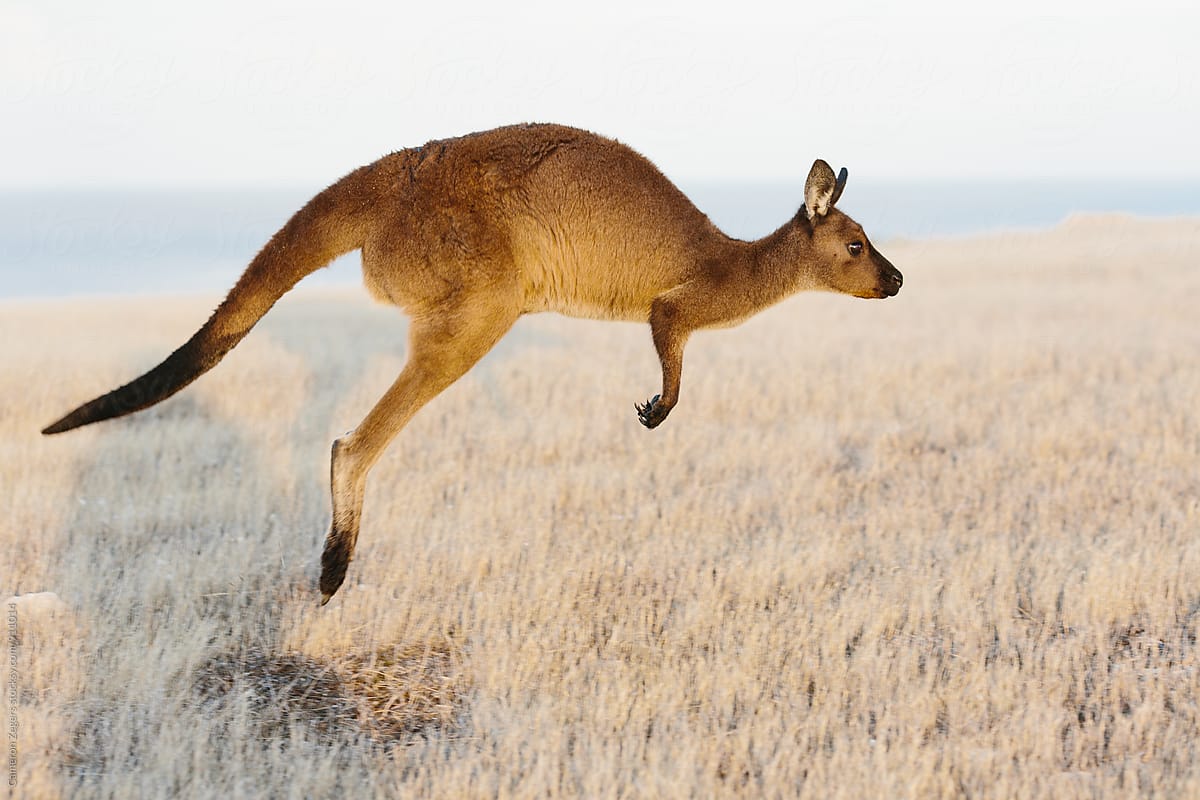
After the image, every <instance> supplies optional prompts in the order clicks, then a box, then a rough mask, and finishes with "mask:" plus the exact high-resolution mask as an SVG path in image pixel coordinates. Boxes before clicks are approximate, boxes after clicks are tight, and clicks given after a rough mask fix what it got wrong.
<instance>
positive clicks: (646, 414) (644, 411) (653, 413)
mask: <svg viewBox="0 0 1200 800" xmlns="http://www.w3.org/2000/svg"><path fill="white" fill-rule="evenodd" d="M633 407H634V408H636V409H637V412H638V421H640V422H641V423H642V424H643V425H645V426H646V427H647V428H655V427H658V425H659V423H661V422H662V421H663V420H664V419H666V418H667V414H670V413H671V406H669V405H667V404H666V403H664V402H662V400H660V399H659V396H658V395H654V397H651V398H650V399H649V400H647V401H646V402H645V403H634V404H633Z"/></svg>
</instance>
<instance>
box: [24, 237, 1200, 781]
mask: <svg viewBox="0 0 1200 800" xmlns="http://www.w3.org/2000/svg"><path fill="white" fill-rule="evenodd" d="M885 252H887V254H888V256H889V257H890V258H891V259H892V260H893V261H894V262H895V263H896V264H897V265H898V266H899V267H900V268H901V269H902V270H903V271H904V273H905V278H906V281H905V289H904V291H903V292H902V293H901V295H900V296H899V297H898V298H896V299H895V300H891V301H887V302H865V301H855V300H851V299H847V298H841V297H833V296H829V295H804V296H801V297H798V298H796V299H793V300H790V301H788V302H787V303H785V304H783V305H781V306H779V307H777V308H775V309H772V310H770V311H768V312H766V313H765V314H763V315H761V316H760V317H758V318H756V319H754V320H752V321H750V322H749V323H747V324H746V325H744V326H743V327H741V328H739V329H736V330H732V331H722V332H715V333H705V334H701V335H698V336H697V337H695V339H694V340H693V341H692V343H691V344H690V346H689V349H688V354H687V359H686V366H685V370H684V389H683V399H682V401H681V404H680V406H679V407H678V408H677V409H676V410H675V412H674V413H673V414H672V416H671V418H670V420H668V422H667V423H665V424H664V425H663V427H662V428H660V429H658V430H655V431H653V432H648V431H645V430H643V429H642V428H641V427H640V426H639V425H638V424H637V421H636V418H635V414H634V411H633V403H634V402H635V401H640V400H644V399H645V398H646V397H648V396H650V395H652V394H654V393H655V392H657V391H658V381H659V375H658V367H657V361H656V359H655V357H654V354H653V348H652V346H651V344H650V340H649V334H648V331H647V329H646V328H645V327H644V326H635V325H615V324H602V323H589V322H581V321H578V320H565V319H560V318H557V317H553V316H542V317H535V318H527V319H526V320H523V321H522V322H521V323H520V325H519V326H518V328H517V329H516V330H515V331H514V332H513V334H511V335H510V336H509V338H508V339H506V340H505V342H503V343H502V345H501V346H500V347H499V348H498V350H497V351H496V352H495V353H494V354H493V355H492V356H490V357H489V358H488V359H487V360H486V361H485V362H484V363H483V364H481V365H480V366H479V367H478V368H477V369H476V370H474V371H473V372H472V373H470V374H469V375H468V376H467V377H466V378H464V379H463V380H462V381H461V382H460V383H458V384H457V385H455V386H454V387H452V388H451V389H450V390H449V391H448V392H446V393H445V394H444V395H443V396H441V397H439V398H438V399H437V400H435V401H434V403H432V404H431V405H430V406H429V407H428V408H426V409H425V410H424V411H422V413H421V414H419V415H418V416H417V418H416V419H415V420H414V421H413V423H412V424H411V425H410V426H409V428H408V429H407V430H405V431H404V432H403V433H402V434H401V436H400V438H399V439H398V440H397V442H396V443H395V444H394V446H393V447H392V449H391V450H390V451H389V452H388V454H387V455H386V456H385V457H384V459H383V461H382V462H381V463H380V464H379V466H378V467H377V468H376V470H375V471H374V473H373V474H372V477H371V483H370V487H369V491H368V497H367V505H366V512H365V520H364V529H363V534H362V539H361V541H360V549H359V553H358V558H357V560H356V561H355V562H354V563H353V565H352V567H351V572H350V575H349V578H348V580H347V584H346V586H345V587H344V588H343V589H342V591H341V592H340V593H339V594H338V595H337V596H336V598H335V599H334V601H333V602H332V603H331V604H330V605H329V606H327V607H325V608H319V607H318V606H317V599H318V593H317V592H316V590H315V589H314V586H313V585H314V582H315V576H316V572H317V558H318V555H319V551H320V545H321V541H322V538H323V536H324V533H325V528H326V525H327V514H328V500H327V486H326V476H327V469H328V448H329V443H330V441H331V440H332V438H333V437H334V436H337V435H339V434H340V433H342V432H343V431H344V430H346V429H348V428H351V427H353V426H354V425H355V424H356V423H357V421H358V420H359V419H360V418H361V417H362V415H363V414H364V413H365V412H366V410H367V409H368V408H369V407H370V405H371V403H372V402H373V401H374V399H375V398H376V397H377V396H378V395H379V394H380V393H381V392H382V391H383V389H384V388H385V387H386V386H387V385H388V384H389V383H390V381H391V379H392V378H393V377H394V375H395V373H396V372H397V371H398V369H399V368H400V366H401V364H402V363H403V357H404V334H403V321H402V318H400V317H399V316H398V315H397V314H396V313H395V312H393V311H391V310H388V309H384V308H380V307H374V306H370V305H369V304H368V302H367V301H366V300H365V299H364V297H363V295H362V293H346V292H342V293H337V292H329V291H326V292H308V293H306V292H304V290H303V289H301V290H299V291H298V292H297V293H296V295H295V296H291V297H289V298H286V299H285V300H284V301H283V302H282V303H281V305H280V307H279V308H277V309H276V310H275V311H273V312H272V314H271V315H269V316H268V317H267V318H266V319H265V320H264V321H263V322H262V323H261V325H260V328H259V329H257V330H256V331H255V332H254V333H253V334H252V335H251V336H250V337H249V338H248V339H247V340H246V341H245V342H244V343H243V344H242V345H241V346H240V347H239V348H238V349H237V350H235V351H234V352H233V353H232V354H231V355H230V356H229V357H228V358H227V359H226V361H225V362H224V363H223V364H221V366H220V367H218V368H217V369H216V370H215V371H214V372H213V373H211V374H210V375H208V376H206V377H205V378H203V379H202V380H201V381H199V382H198V383H197V384H196V385H195V386H193V387H191V388H189V389H188V390H187V391H186V392H184V393H183V394H181V395H180V396H179V397H177V398H174V399H172V400H170V401H168V402H167V403H164V404H163V405H161V406H159V407H157V408H155V409H152V410H150V411H147V412H145V413H143V414H140V415H137V416H134V417H131V418H128V419H126V420H120V421H116V422H112V423H108V424H102V425H98V426H95V427H93V428H90V429H84V430H80V431H77V432H74V433H71V434H67V435H64V436H61V437H54V438H42V437H40V436H39V435H38V430H39V429H40V428H41V427H42V426H43V425H44V424H46V423H47V422H49V421H52V420H53V419H54V418H56V416H57V415H58V414H60V413H61V412H63V411H65V410H67V409H68V408H69V407H71V406H72V405H73V404H75V403H77V402H79V401H82V400H85V399H88V398H90V397H91V396H93V395H95V394H97V393H99V392H101V391H104V390H107V389H109V388H112V387H113V386H115V385H117V384H118V383H120V382H123V381H125V380H128V379H129V378H131V377H133V376H134V375H135V374H137V373H138V372H139V371H141V370H142V369H144V368H146V367H148V366H150V365H152V364H153V363H156V362H157V361H158V360H159V359H160V358H161V357H162V356H163V355H165V354H166V353H167V352H169V351H170V350H171V349H172V348H174V347H175V346H177V345H178V344H179V343H180V342H182V341H183V340H184V338H185V337H186V336H187V335H188V334H190V333H191V331H192V330H193V329H194V328H195V327H196V326H197V325H198V324H199V323H200V322H201V321H202V320H203V319H204V318H205V316H206V314H207V311H208V310H209V309H210V308H211V306H212V305H213V303H214V302H215V300H216V297H215V296H214V297H207V298H186V297H185V298H155V299H106V300H70V301H57V302H28V303H8V304H5V305H4V307H3V309H2V311H0V341H3V342H4V367H5V368H4V370H3V372H2V373H0V391H2V392H3V403H2V404H0V409H2V410H0V486H3V487H4V489H5V494H6V503H5V510H6V514H5V515H4V518H3V521H2V522H0V553H3V555H2V556H0V563H2V564H3V565H4V566H3V569H2V570H0V597H3V596H8V595H9V594H18V593H28V592H35V591H53V592H56V593H57V594H58V595H59V596H60V597H61V598H62V599H63V600H64V601H65V602H66V604H67V606H68V607H69V609H70V614H69V615H67V616H66V617H64V616H63V615H58V616H55V617H50V616H48V615H45V614H40V613H38V612H36V610H35V609H31V610H29V612H28V613H23V616H22V619H21V628H20V634H21V647H20V651H19V656H20V659H19V660H20V669H19V673H20V703H19V707H18V709H17V710H18V713H19V718H20V724H21V734H20V737H21V738H20V744H21V750H20V765H19V770H20V772H19V784H18V787H17V792H18V794H19V795H23V796H29V797H52V796H72V797H74V796H80V797H89V796H97V797H99V796H120V797H138V796H168V795H172V794H177V795H187V796H198V797H239V796H278V797H285V796H291V797H316V796H330V795H333V794H344V795H346V796H354V797H364V796H400V797H405V796H408V797H425V796H441V797H492V796H495V797H528V796H544V795H551V794H552V795H571V796H579V795H582V796H596V797H688V796H714V795H721V796H748V797H759V796H767V797H791V796H802V797H848V798H860V797H884V796H887V797H936V796H961V795H965V796H976V797H1018V796H1019V797H1056V798H1058V797H1095V796H1117V795H1119V796H1137V795H1144V796H1149V795H1158V796H1188V795H1196V794H1198V793H1200V769H1198V768H1197V766H1196V765H1197V756H1198V753H1197V744H1196V743H1197V742H1200V703H1198V701H1200V691H1198V689H1200V669H1198V668H1200V658H1198V654H1197V646H1196V635H1197V626H1198V623H1200V619H1198V614H1200V535H1198V534H1200V469H1198V456H1200V423H1198V421H1197V409H1198V407H1200V406H1198V403H1200V360H1198V358H1197V354H1198V353H1200V326H1198V325H1197V324H1196V321H1195V320H1196V309H1197V308H1198V307H1200V270H1198V269H1197V262H1198V260H1200V223H1197V222H1196V221H1187V220H1183V221H1179V220H1177V221H1165V222H1148V221H1138V220H1128V219H1123V218H1102V219H1097V218H1082V219H1077V220H1072V221H1070V222H1069V223H1067V224H1065V225H1063V226H1062V227H1060V228H1058V229H1056V230H1054V231H1052V232H1047V233H1040V234H1013V235H1007V236H996V237H988V238H976V239H954V240H944V241H935V242H924V243H894V244H893V246H892V247H890V248H887V249H886V250H885ZM168 266H169V265H164V268H167V267H168Z"/></svg>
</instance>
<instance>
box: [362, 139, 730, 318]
mask: <svg viewBox="0 0 1200 800" xmlns="http://www.w3.org/2000/svg"><path fill="white" fill-rule="evenodd" d="M379 164H380V165H382V166H381V168H382V169H386V170H388V171H390V172H393V173H395V176H396V179H395V181H394V182H393V184H392V185H393V186H395V187H396V189H395V192H394V195H393V196H391V197H387V198H384V199H383V200H382V205H383V208H382V209H381V210H380V212H379V217H380V218H379V220H378V224H377V226H376V228H375V231H374V232H373V234H372V236H371V237H370V238H369V239H368V241H367V243H366V245H365V246H364V252H363V263H364V272H365V279H366V283H367V286H368V288H370V289H371V291H372V293H373V294H375V295H376V296H377V297H380V298H381V299H385V300H387V301H389V302H393V303H396V304H397V305H400V306H402V307H404V308H406V309H407V310H409V311H410V312H412V313H417V314H420V313H422V310H423V309H425V308H427V307H433V306H436V305H437V304H439V303H440V302H441V298H442V293H443V292H444V291H445V289H446V283H447V282H452V281H454V280H458V281H463V280H465V281H467V282H472V281H479V282H481V283H482V282H485V281H500V280H503V279H504V275H503V274H502V273H511V272H515V273H517V274H518V276H519V280H520V285H521V294H522V299H521V306H522V307H521V308H520V311H522V312H533V311H558V312H561V313H565V314H569V315H572V316H585V317H599V318H603V319H629V320H640V321H645V320H646V319H648V318H649V312H650V303H651V302H652V300H653V299H654V297H655V296H657V295H658V294H661V293H662V292H663V291H664V290H666V289H669V288H671V287H672V286H677V285H679V284H680V283H683V282H685V281H686V280H687V279H688V277H689V273H690V271H692V270H694V269H695V268H696V265H697V264H698V263H699V262H702V261H703V260H704V255H705V254H706V253H708V252H710V251H717V250H719V249H720V248H721V247H722V246H723V245H724V243H726V242H728V241H729V240H728V238H727V237H725V236H724V235H723V234H721V232H720V231H719V230H717V228H716V227H715V226H714V225H713V224H712V223H711V222H710V221H709V219H708V218H707V217H706V216H705V215H704V214H703V213H701V212H700V211H699V210H698V209H697V208H696V207H695V206H694V205H693V204H692V202H691V201H690V200H689V199H688V198H687V197H686V196H685V195H684V194H683V192H681V191H680V190H679V189H678V188H677V187H676V186H675V185H674V184H673V183H672V182H671V181H670V180H668V179H667V178H666V177H665V176H664V175H663V174H662V172H660V171H659V170H658V168H656V167H655V166H654V165H653V164H652V163H651V162H650V161H649V160H648V159H646V158H645V157H643V156H642V155H640V154H639V153H637V152H636V151H634V150H632V149H631V148H629V147H627V146H625V145H623V144H621V143H619V142H616V141H614V140H612V139H608V138H605V137H603V136H599V135H597V134H594V133H590V132H588V131H583V130H579V129H576V128H570V127H566V126H562V125H548V124H536V125H514V126H509V127H505V128H498V129H495V130H491V131H484V132H481V133H475V134H470V135H467V136H463V137H459V138H455V139H445V140H437V141H432V142H429V143H427V144H425V145H423V146H422V147H419V148H412V149H410V150H405V151H401V152H399V153H396V154H393V155H392V156H389V157H388V158H387V159H385V160H382V161H381V162H379ZM431 266H436V269H437V270H439V271H438V272H437V274H432V273H431V272H430V267H431ZM447 272H454V273H464V274H457V275H456V276H455V277H454V278H453V279H451V278H449V277H448V276H447V274H446V273H447Z"/></svg>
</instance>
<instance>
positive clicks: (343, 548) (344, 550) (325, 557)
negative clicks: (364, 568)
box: [320, 533, 353, 605]
mask: <svg viewBox="0 0 1200 800" xmlns="http://www.w3.org/2000/svg"><path fill="white" fill-rule="evenodd" d="M351 541H352V540H350V539H349V538H348V537H346V536H335V535H334V534H333V533H330V535H329V538H328V539H327V540H326V542H325V550H324V552H322V553H321V581H320V587H321V605H325V604H326V603H328V602H329V598H331V597H333V595H334V593H335V592H337V590H338V588H339V587H341V585H342V581H344V580H346V569H347V568H348V567H349V566H350V559H351V558H352V557H353V556H352V552H351V549H352V547H353V545H351V544H350V542H351Z"/></svg>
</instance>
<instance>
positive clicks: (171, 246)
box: [0, 176, 1200, 298]
mask: <svg viewBox="0 0 1200 800" xmlns="http://www.w3.org/2000/svg"><path fill="white" fill-rule="evenodd" d="M320 188H321V187H319V186H314V187H312V188H310V189H300V190H287V191H285V190H276V191H263V190H254V191H234V190H222V191H214V190H198V191H182V190H180V191H166V190H154V191H151V190H146V191H69V192H58V191H26V192H21V191H3V190H0V298H18V297H49V296H63V295H80V294H129V293H164V292H169V293H178V292H195V291H204V292H212V293H216V294H219V293H222V292H224V291H225V290H226V289H228V288H229V287H230V286H231V285H232V284H233V281H234V280H235V279H236V278H237V276H238V275H239V274H241V271H242V270H243V269H244V268H245V265H246V263H247V262H248V261H249V260H250V259H251V258H252V257H253V256H254V254H255V253H256V252H257V251H258V249H259V248H260V247H261V246H262V244H263V243H264V242H265V241H266V240H267V238H268V237H269V236H270V235H271V234H272V233H273V232H274V231H275V230H277V229H278V228H279V226H280V225H281V224H283V222H284V221H285V220H286V219H287V218H288V216H289V215H290V214H292V213H293V212H294V211H295V210H296V209H298V208H299V207H300V206H301V205H302V204H303V203H304V202H305V201H306V200H307V199H308V198H309V197H310V196H312V195H313V194H314V193H315V192H316V191H318V190H319V189H320ZM682 188H683V189H684V191H685V192H687V194H688V195H689V196H690V197H691V198H692V200H693V201H694V202H695V203H696V205H697V206H699V207H700V209H701V210H702V211H704V212H705V213H707V214H708V215H709V217H710V218H711V219H712V220H713V222H715V223H716V224H717V225H718V226H719V227H720V228H721V229H722V230H724V231H725V232H726V233H728V234H730V235H731V236H736V237H739V238H743V239H752V238H756V237H758V236H762V235H764V234H767V233H770V232H771V231H772V230H774V229H775V228H777V227H779V225H781V224H782V223H783V222H784V221H785V220H787V219H788V218H789V217H790V216H791V215H792V214H793V213H794V212H795V210H796V209H797V208H798V207H799V204H800V200H801V193H802V182H799V181H797V182H795V183H775V184H750V183H692V184H686V183H685V184H683V185H682ZM839 207H840V208H842V209H843V210H845V211H846V212H847V213H849V214H850V215H851V216H853V217H854V218H855V219H857V220H858V221H859V222H861V223H862V224H863V226H864V227H865V228H866V230H867V233H868V235H869V236H871V238H872V240H873V241H875V242H876V243H880V244H882V243H884V242H886V241H887V240H889V239H894V238H898V237H900V238H906V239H919V238H925V237H931V236H955V235H962V234H970V233H978V232H985V231H997V230H1012V229H1036V228H1046V227H1051V226H1053V225H1056V224H1057V223H1059V222H1061V221H1062V220H1063V219H1065V218H1066V217H1067V216H1069V215H1071V214H1073V213H1079V212H1125V213H1130V214H1137V215H1142V216H1178V215H1197V214H1200V184H1195V183H1126V184H1122V183H1103V182H1079V181H1076V182H1029V181H1023V182H1011V183H1002V182H969V183H968V182H964V183H878V184H872V183H870V182H869V181H867V180H855V179H854V176H851V181H850V185H849V187H848V188H847V192H846V195H845V197H844V198H843V199H842V201H841V203H840V204H839ZM358 281H359V261H358V255H357V254H356V253H355V254H351V255H350V256H347V257H345V258H342V259H339V260H338V262H335V263H334V264H333V265H332V266H331V267H330V268H329V269H325V270H321V271H320V272H318V273H317V274H315V275H313V276H311V277H309V278H307V279H305V285H320V284H324V285H331V284H332V285H344V284H355V283H357V282H358Z"/></svg>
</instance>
